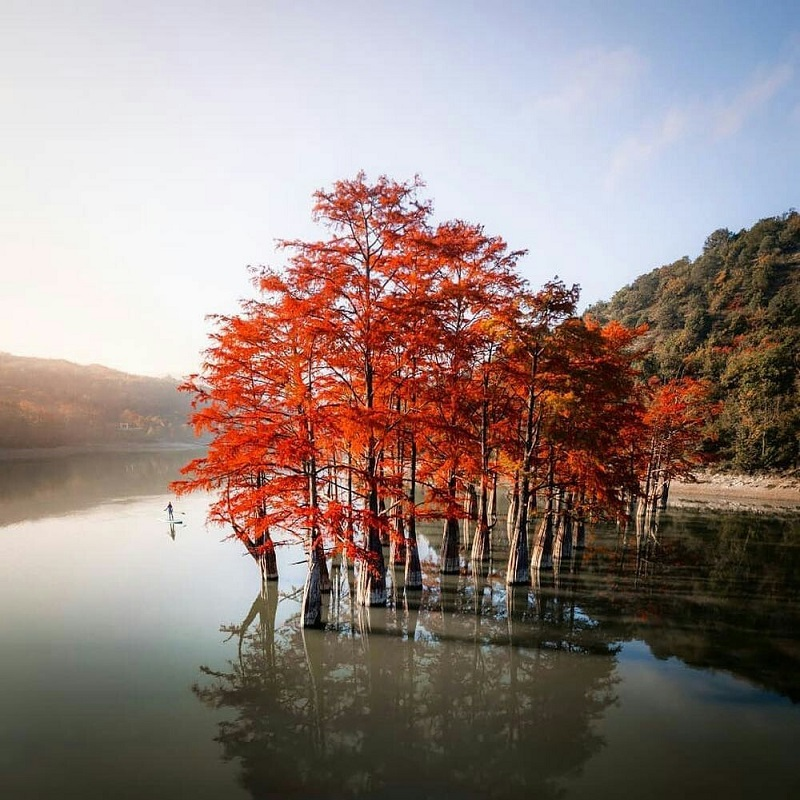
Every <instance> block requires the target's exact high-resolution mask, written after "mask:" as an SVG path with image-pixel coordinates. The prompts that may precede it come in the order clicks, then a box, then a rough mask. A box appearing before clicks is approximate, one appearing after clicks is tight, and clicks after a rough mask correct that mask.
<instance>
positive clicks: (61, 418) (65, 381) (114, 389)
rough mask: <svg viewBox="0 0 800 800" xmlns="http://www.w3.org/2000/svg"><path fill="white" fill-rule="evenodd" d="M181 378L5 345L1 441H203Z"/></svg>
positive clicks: (0, 444) (0, 373) (0, 365)
mask: <svg viewBox="0 0 800 800" xmlns="http://www.w3.org/2000/svg"><path fill="white" fill-rule="evenodd" d="M177 385H178V382H177V381H175V380H172V379H166V378H164V379H162V378H149V377H142V376H138V375H128V374H126V373H124V372H117V371H116V370H112V369H108V368H107V367H101V366H97V365H92V366H80V365H78V364H73V363H71V362H69V361H57V360H50V359H40V358H23V357H20V356H12V355H9V354H8V353H0V448H27V447H58V446H64V445H73V446H80V445H95V444H117V443H119V444H126V443H145V442H178V441H181V442H189V441H195V439H194V434H193V432H192V431H191V429H190V428H189V427H188V425H187V424H186V420H187V418H188V415H189V413H190V405H189V403H190V398H189V396H187V395H186V394H184V393H183V392H178V391H177Z"/></svg>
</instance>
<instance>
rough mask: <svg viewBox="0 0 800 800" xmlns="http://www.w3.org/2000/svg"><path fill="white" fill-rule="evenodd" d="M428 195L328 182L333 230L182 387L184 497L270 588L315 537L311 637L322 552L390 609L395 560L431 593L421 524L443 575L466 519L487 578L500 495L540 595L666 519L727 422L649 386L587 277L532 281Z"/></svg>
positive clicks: (693, 384)
mask: <svg viewBox="0 0 800 800" xmlns="http://www.w3.org/2000/svg"><path fill="white" fill-rule="evenodd" d="M423 188H424V187H423V184H422V182H421V181H420V180H419V179H415V180H412V181H409V182H403V183H399V182H395V181H393V180H391V179H389V178H386V177H381V178H379V179H378V180H377V181H376V182H374V183H369V182H368V181H367V179H366V176H365V175H364V174H363V173H360V174H358V175H357V176H356V177H355V178H354V179H352V180H343V181H339V182H337V183H336V184H335V185H334V186H333V188H332V189H330V190H320V191H318V192H316V193H315V196H314V199H315V205H314V211H313V213H314V219H315V221H317V222H318V223H320V224H321V225H322V226H323V228H324V229H325V231H326V237H327V238H324V239H322V240H320V241H313V242H307V241H297V240H294V241H282V242H281V243H280V248H281V251H282V252H284V253H285V254H286V262H285V264H284V265H283V266H282V268H281V269H270V268H259V269H257V270H255V271H254V285H255V287H256V289H257V292H258V293H257V296H256V297H254V298H253V299H249V300H246V301H244V302H243V303H242V305H241V309H240V312H239V313H237V314H235V315H231V316H217V317H214V318H213V319H214V321H215V330H214V332H213V334H212V337H211V338H212V343H211V345H210V347H209V348H208V350H207V352H206V361H205V364H204V367H203V370H202V372H201V373H199V374H197V375H193V376H191V377H190V378H189V379H188V380H187V381H186V383H185V384H184V387H183V388H184V389H185V390H187V391H189V392H190V393H191V394H192V396H193V401H194V413H193V415H192V424H193V425H194V428H195V430H196V432H197V433H198V434H206V435H210V436H211V439H212V440H211V444H210V446H209V448H208V452H207V454H206V455H205V456H204V457H202V458H198V459H195V460H193V461H192V462H191V463H189V464H188V465H187V466H186V467H185V469H184V475H185V476H186V477H185V479H183V480H181V481H178V482H177V483H175V484H173V488H174V489H175V490H176V491H178V492H179V493H185V492H190V491H195V490H203V491H211V492H213V493H214V500H213V502H212V505H211V507H210V512H209V516H210V520H211V521H213V522H217V523H221V524H223V525H225V526H226V527H227V528H228V529H229V530H232V532H233V533H232V535H233V536H234V537H236V538H237V539H238V540H239V541H240V542H241V543H242V545H243V546H244V547H245V548H246V550H247V552H249V553H250V554H251V555H252V557H253V558H254V559H255V560H256V562H257V563H258V565H259V568H260V570H261V575H262V578H263V579H264V580H274V579H277V577H278V574H277V559H276V557H275V545H276V543H278V542H283V541H298V540H301V541H302V542H303V544H304V546H305V552H306V555H307V561H308V572H307V579H306V584H305V588H304V593H303V604H302V621H303V625H305V626H309V627H311V626H317V625H320V624H321V620H322V594H323V593H324V592H326V591H328V590H329V588H330V580H329V576H328V566H327V560H328V558H335V559H345V560H347V562H348V564H354V565H355V567H356V570H357V572H356V598H357V602H358V603H359V604H361V605H383V604H385V603H386V602H387V581H386V570H387V552H388V565H389V566H390V567H391V568H397V569H402V570H404V579H405V586H406V588H407V589H412V590H413V589H415V588H421V586H422V572H421V567H420V558H419V553H418V548H417V535H416V530H417V523H418V521H420V520H431V519H440V520H441V522H442V544H441V561H440V569H441V571H442V573H445V574H446V573H455V572H458V571H459V570H460V569H461V568H462V565H461V563H460V552H459V550H460V543H461V541H462V538H461V537H462V533H463V532H464V530H463V529H464V527H465V526H469V527H468V532H469V533H470V539H471V542H472V546H471V550H470V560H471V564H472V568H473V570H475V571H476V572H480V571H482V570H485V568H486V564H487V560H488V556H489V552H490V547H491V538H492V536H497V535H499V534H498V532H497V530H496V522H497V518H498V515H497V502H498V501H497V497H498V493H499V492H506V493H507V497H508V513H507V529H506V531H504V532H503V533H502V535H503V536H508V540H509V542H510V550H509V561H508V567H507V573H506V581H507V583H508V584H509V585H519V584H523V585H524V584H527V583H529V582H530V581H531V576H532V574H533V573H535V572H536V571H537V570H542V569H549V568H552V567H553V565H554V564H557V563H558V561H559V559H560V558H562V557H564V556H566V555H568V554H569V552H570V551H571V549H572V548H573V547H576V546H580V545H581V544H582V538H583V535H584V528H585V525H586V524H587V523H588V522H590V521H593V520H599V519H612V520H625V519H627V518H629V517H631V516H635V515H638V516H645V515H648V514H652V513H654V512H655V511H656V510H657V509H658V507H659V506H660V505H661V504H663V503H664V502H665V501H666V495H667V491H668V487H669V484H670V481H671V480H672V479H673V478H675V477H678V476H685V475H687V474H689V473H690V471H691V469H692V468H693V467H694V466H695V465H696V464H697V463H699V461H700V460H701V459H702V457H703V450H704V445H705V441H704V437H705V433H704V432H705V430H706V423H707V422H708V420H709V419H710V417H711V416H712V415H713V414H714V413H715V411H716V406H715V405H714V404H712V403H711V402H710V400H709V396H710V394H709V387H708V385H707V384H706V383H705V382H703V381H701V380H697V379H693V378H688V377H677V378H674V379H672V380H669V381H664V380H660V379H658V378H656V377H651V378H649V379H646V376H645V374H644V373H643V371H642V368H641V365H642V364H643V361H644V359H645V356H646V349H645V345H644V342H645V333H646V330H647V329H646V327H645V326H640V327H626V326H624V325H622V324H621V323H619V322H617V321H610V322H607V323H606V324H601V323H600V322H598V321H597V320H596V319H594V318H592V317H591V316H588V315H584V316H579V315H578V314H577V303H578V299H579V290H578V287H577V286H566V285H565V284H564V283H563V282H562V281H560V280H559V279H558V278H557V277H555V278H554V279H553V280H551V281H549V282H548V283H546V284H545V285H544V286H542V287H540V288H536V289H534V288H532V287H530V286H529V285H528V284H527V283H526V281H525V280H523V278H522V277H521V276H520V274H519V272H518V270H517V265H518V262H519V261H520V259H521V258H522V257H523V256H524V252H523V251H512V250H509V248H508V247H507V245H506V243H505V242H504V241H503V240H502V239H501V238H500V237H497V236H490V235H488V234H486V233H485V232H484V230H483V228H482V227H481V226H480V225H476V224H471V223H467V222H464V221H461V220H454V221H447V222H443V223H439V224H434V223H433V221H432V214H433V210H432V206H431V203H430V202H429V201H428V200H426V199H424V198H423V197H422V196H421V192H422V190H423ZM470 528H471V530H470ZM385 548H388V550H385Z"/></svg>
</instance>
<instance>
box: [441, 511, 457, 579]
mask: <svg viewBox="0 0 800 800" xmlns="http://www.w3.org/2000/svg"><path fill="white" fill-rule="evenodd" d="M459 536H460V527H459V524H458V517H456V516H454V515H453V514H452V513H450V514H448V516H447V518H446V519H445V521H444V531H443V533H442V563H441V566H440V568H439V572H441V573H442V575H457V574H458V573H459V572H460V571H461V561H460V560H459V541H458V540H459Z"/></svg>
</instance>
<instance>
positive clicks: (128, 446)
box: [0, 442, 207, 462]
mask: <svg viewBox="0 0 800 800" xmlns="http://www.w3.org/2000/svg"><path fill="white" fill-rule="evenodd" d="M206 447H207V445H206V444H203V443H193V442H128V443H119V444H118V443H104V444H83V445H77V444H76V445H60V446H58V447H0V462H3V461H35V460H37V459H49V458H67V457H69V456H83V455H91V454H94V453H166V452H179V451H183V450H205V449H206Z"/></svg>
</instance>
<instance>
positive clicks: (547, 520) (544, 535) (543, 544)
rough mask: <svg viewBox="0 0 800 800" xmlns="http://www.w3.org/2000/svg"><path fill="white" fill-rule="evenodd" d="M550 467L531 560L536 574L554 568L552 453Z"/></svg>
mask: <svg viewBox="0 0 800 800" xmlns="http://www.w3.org/2000/svg"><path fill="white" fill-rule="evenodd" d="M549 461H550V466H549V469H548V474H547V501H546V503H545V510H544V516H543V517H542V521H541V523H540V524H539V528H538V530H537V531H536V535H535V536H534V539H533V556H532V558H531V569H533V571H534V572H536V571H537V570H540V569H551V568H552V566H553V524H554V521H555V520H554V517H555V514H554V508H553V502H554V498H555V492H556V487H555V483H554V481H555V463H554V454H553V452H552V450H551V452H550V458H549Z"/></svg>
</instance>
